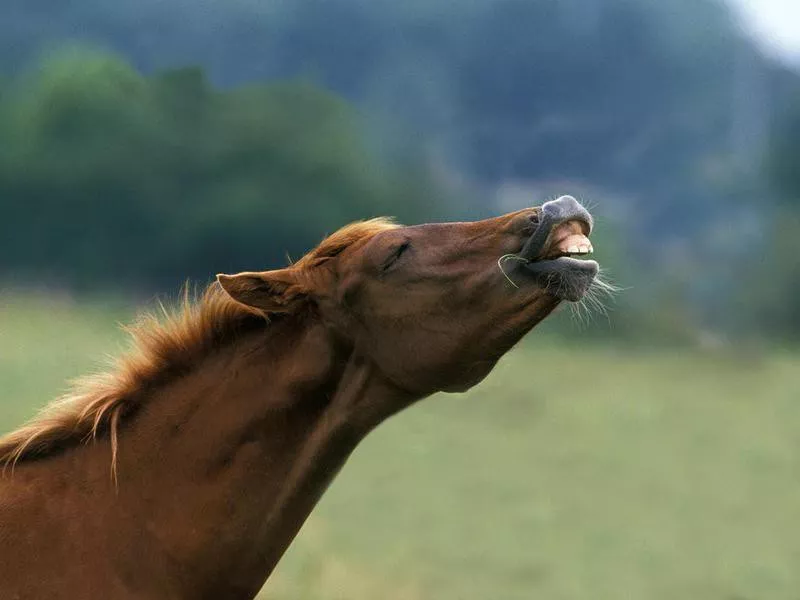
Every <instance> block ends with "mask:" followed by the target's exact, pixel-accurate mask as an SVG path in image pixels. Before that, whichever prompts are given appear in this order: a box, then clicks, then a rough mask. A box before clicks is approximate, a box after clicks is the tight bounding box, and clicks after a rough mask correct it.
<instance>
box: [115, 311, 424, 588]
mask: <svg viewBox="0 0 800 600" xmlns="http://www.w3.org/2000/svg"><path fill="white" fill-rule="evenodd" d="M265 336H266V337H265ZM410 400H411V399H410V398H407V397H404V395H403V393H402V392H400V391H399V390H397V389H396V388H393V387H392V386H391V385H389V384H388V382H387V381H386V380H385V379H384V378H383V377H382V376H380V374H379V373H378V372H377V371H376V370H375V369H374V368H373V367H372V366H370V363H369V362H368V361H365V360H363V359H361V358H359V357H358V355H357V354H356V353H355V352H353V351H352V349H348V348H344V347H340V346H338V345H337V344H336V343H334V342H333V341H332V338H331V336H330V334H329V333H328V332H327V330H326V329H325V328H324V327H323V326H322V325H321V324H319V323H314V322H311V323H306V324H303V325H302V326H298V325H297V323H293V322H290V321H288V320H286V321H281V320H279V321H276V322H275V323H273V324H271V325H270V326H269V327H268V332H267V333H266V334H265V333H264V332H260V333H254V334H250V335H248V336H247V337H244V338H243V339H241V340H240V341H239V342H237V343H236V344H235V345H233V346H231V347H229V348H227V349H224V350H221V351H220V352H218V353H217V354H215V355H214V356H211V357H208V358H207V359H206V360H205V361H204V363H203V364H201V365H199V366H198V369H197V370H196V371H195V372H192V373H189V374H187V375H186V376H184V377H182V378H181V379H180V380H177V381H175V382H173V383H172V384H170V385H168V386H164V387H163V388H161V389H160V390H158V391H157V392H154V393H153V394H152V396H151V397H150V398H148V400H147V402H143V403H142V404H141V406H142V408H141V410H140V412H139V413H137V414H136V415H135V416H133V417H132V418H131V420H130V422H129V423H127V426H126V427H123V429H122V430H121V432H120V438H119V463H118V483H117V486H118V490H117V493H116V501H115V502H116V503H117V504H118V505H124V510H123V511H119V512H118V513H117V514H119V515H124V520H125V521H126V522H125V523H119V524H118V525H120V527H121V530H123V531H124V530H125V529H126V528H128V530H129V531H130V539H133V538H136V539H137V540H140V541H141V542H142V543H143V544H144V545H145V546H146V547H145V548H138V549H137V550H138V551H137V552H136V554H137V555H138V556H142V555H145V556H152V557H154V560H153V561H152V568H153V570H154V571H161V572H159V573H155V572H154V573H153V575H152V578H151V580H152V581H158V580H159V578H163V579H164V580H165V581H169V582H170V585H178V586H179V588H180V595H181V597H195V598H202V597H226V598H236V597H239V596H241V597H243V598H247V597H252V596H253V595H254V594H255V593H256V592H257V590H258V589H259V588H260V586H261V585H263V582H264V581H265V580H266V578H267V577H268V575H269V574H270V573H271V571H272V570H273V568H274V567H275V565H276V563H277V562H278V560H279V559H280V557H281V556H282V554H283V553H284V551H285V550H286V548H287V547H288V546H289V544H290V543H291V541H292V539H293V538H294V536H295V535H296V533H297V532H298V530H299V529H300V527H301V525H302V524H303V522H304V521H305V519H306V517H307V516H308V514H309V513H310V512H311V510H312V508H313V507H314V505H315V504H316V502H317V501H318V500H319V498H320V496H321V495H322V493H323V492H324V491H325V489H326V488H327V486H328V484H329V483H330V481H331V480H332V479H333V477H334V476H335V474H336V473H337V472H338V470H339V468H340V467H341V466H342V465H343V464H344V462H345V460H346V459H347V457H348V456H349V455H350V453H351V452H352V450H353V449H354V448H355V446H356V445H357V444H358V442H359V441H360V440H361V439H362V438H363V437H364V436H365V435H366V434H367V433H368V432H369V430H370V429H372V428H373V427H374V426H375V425H377V424H378V423H379V422H380V421H381V420H383V419H384V418H386V417H387V416H388V415H389V414H391V413H392V412H394V411H395V410H397V409H398V408H399V407H402V406H404V405H406V404H408V403H409V402H410ZM120 518H123V517H122V516H120ZM143 523H144V524H146V526H145V527H144V529H145V530H146V532H147V534H146V535H144V536H143V535H142V533H141V532H142V524H143ZM130 539H128V540H127V541H126V542H125V543H127V544H130ZM124 552H129V551H128V550H124ZM131 552H132V550H131ZM120 562H121V564H127V565H129V566H130V568H133V569H135V573H131V574H130V576H131V577H135V578H136V579H137V580H138V581H141V580H142V578H143V577H144V575H143V573H142V568H143V565H142V563H141V561H138V562H137V561H134V562H132V563H131V562H126V561H125V560H124V559H123V560H122V561H120ZM165 570H166V571H165Z"/></svg>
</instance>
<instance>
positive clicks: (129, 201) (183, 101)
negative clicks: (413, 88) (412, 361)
mask: <svg viewBox="0 0 800 600" xmlns="http://www.w3.org/2000/svg"><path fill="white" fill-rule="evenodd" d="M0 133H1V134H2V139H3V140H4V143H3V146H2V149H0V203H1V204H2V207H3V209H4V213H5V214H6V215H7V218H5V219H3V221H2V222H1V223H0V268H4V269H5V270H6V271H7V272H8V271H12V270H14V271H21V272H22V273H23V274H25V273H35V274H41V273H42V272H44V273H45V274H46V275H48V276H50V277H51V278H52V277H54V278H56V279H59V280H62V281H66V282H71V283H78V284H80V283H87V282H93V281H95V280H98V279H104V280H106V281H110V282H112V283H117V284H125V285H128V284H136V283H138V284H147V283H154V282H157V281H161V280H166V281H170V280H175V279H177V278H182V277H185V276H187V275H193V276H199V277H201V278H207V277H208V276H209V275H210V274H213V273H214V272H216V271H218V270H228V269H237V268H245V267H247V268H265V267H267V266H269V265H276V264H283V263H284V262H285V260H286V253H287V252H289V253H291V254H293V255H297V254H299V253H300V252H302V251H304V250H305V249H307V248H308V247H310V246H312V245H314V244H315V243H316V241H318V240H319V238H320V236H321V235H323V234H324V233H326V232H330V230H331V229H332V228H335V227H337V226H339V225H342V224H344V223H346V222H349V221H351V220H355V219H361V218H366V217H369V216H375V215H382V214H390V213H393V212H395V211H398V210H399V211H400V214H399V215H397V216H398V217H401V218H409V219H415V218H421V217H429V216H431V214H432V213H433V211H432V210H431V209H429V208H428V207H426V205H425V204H424V200H425V198H424V189H423V188H424V183H422V184H420V185H419V186H418V187H419V189H417V190H414V189H413V186H412V185H409V184H406V185H397V181H398V180H400V179H401V176H400V174H396V173H392V172H390V171H389V170H388V169H386V168H384V167H383V166H382V165H380V164H379V163H377V162H376V161H375V160H374V159H373V158H372V157H371V156H370V155H369V153H368V152H367V149H366V147H365V145H364V143H363V142H362V140H361V137H360V135H361V134H360V128H359V124H358V122H357V119H356V117H355V115H354V113H353V111H352V110H351V109H350V108H349V106H348V105H347V104H346V103H345V102H344V101H342V100H341V99H339V98H338V97H336V96H335V95H333V94H330V93H328V92H324V91H322V90H320V89H318V88H316V87H314V86H313V85H311V84H309V83H307V82H302V81H296V82H288V83H272V84H268V85H251V86H246V87H240V88H236V89H232V90H228V91H220V90H217V89H215V88H214V87H213V86H212V85H211V84H209V82H208V81H207V80H206V78H205V76H204V74H203V72H202V70H200V69H198V68H185V69H179V70H172V71H168V72H163V73H159V74H156V75H154V76H151V77H144V76H142V75H140V74H139V73H138V72H136V71H135V70H134V69H133V68H131V67H130V66H129V65H128V64H127V63H125V62H124V61H122V60H120V59H119V58H116V57H113V56H109V55H106V54H97V53H93V52H87V51H84V50H73V51H71V52H69V53H66V54H63V55H61V56H60V57H59V58H57V59H54V60H50V61H47V62H45V63H44V64H43V65H42V67H41V68H40V70H39V71H38V72H37V73H36V74H35V75H34V76H31V77H28V78H26V79H24V80H22V81H19V82H18V83H16V84H15V85H14V86H12V87H11V89H10V90H9V91H8V92H7V93H6V94H4V96H3V99H2V104H0ZM406 194H408V196H406Z"/></svg>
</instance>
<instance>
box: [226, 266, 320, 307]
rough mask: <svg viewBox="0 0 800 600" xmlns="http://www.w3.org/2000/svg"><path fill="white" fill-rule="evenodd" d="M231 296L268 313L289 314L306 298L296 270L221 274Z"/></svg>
mask: <svg viewBox="0 0 800 600" xmlns="http://www.w3.org/2000/svg"><path fill="white" fill-rule="evenodd" d="M217 281H219V284H220V285H221V286H222V289H224V290H225V291H226V292H227V293H228V295H229V296H230V297H231V298H233V299H234V300H236V301H237V302H240V303H242V304H245V305H247V306H252V307H253V308H258V309H259V310H263V311H265V312H272V313H285V312H289V311H291V310H292V307H293V306H294V305H295V304H296V303H297V302H298V301H299V300H301V299H302V298H303V297H304V296H305V291H304V290H303V289H302V287H301V286H300V285H299V283H298V281H297V277H296V274H295V273H294V272H293V271H292V269H290V268H289V269H278V270H276V271H262V272H255V271H245V272H244V273H237V274H236V275H225V274H223V273H220V274H219V275H217Z"/></svg>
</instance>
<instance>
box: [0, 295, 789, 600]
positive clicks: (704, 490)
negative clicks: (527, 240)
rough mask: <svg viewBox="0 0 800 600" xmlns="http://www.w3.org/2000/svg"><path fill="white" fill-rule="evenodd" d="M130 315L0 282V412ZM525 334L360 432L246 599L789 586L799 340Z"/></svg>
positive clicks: (118, 340) (60, 373)
mask: <svg viewBox="0 0 800 600" xmlns="http://www.w3.org/2000/svg"><path fill="white" fill-rule="evenodd" d="M129 317H130V313H129V312H127V311H126V310H124V309H111V308H108V307H107V306H106V305H102V304H99V303H97V304H93V303H85V302H81V306H80V307H79V306H78V305H76V304H75V303H73V302H70V301H68V300H66V299H64V300H57V301H49V302H44V301H40V300H37V299H35V298H31V297H21V296H15V297H9V296H0V381H1V382H2V384H3V385H2V401H1V402H0V428H2V429H3V430H8V429H10V428H12V427H13V426H15V425H16V424H18V423H19V422H20V421H21V420H22V419H24V418H26V417H27V416H29V415H31V414H32V413H33V412H34V410H35V409H36V408H37V407H38V406H40V405H41V404H43V403H45V402H47V401H48V400H49V399H51V398H52V397H54V396H55V395H56V394H57V393H58V392H59V391H61V390H62V389H63V387H64V381H65V380H66V379H67V378H70V377H72V376H75V375H79V374H81V373H83V372H85V371H87V370H90V369H93V368H96V367H97V366H98V361H102V359H103V356H104V354H107V353H115V352H117V351H118V350H119V348H120V347H121V346H122V342H123V340H124V338H123V336H122V335H121V334H120V333H119V332H118V331H116V330H115V322H116V321H118V320H127V319H128V318H129ZM540 337H541V339H539V340H538V342H539V343H537V336H536V334H533V335H532V336H530V338H529V340H528V341H527V342H526V344H525V346H524V347H521V348H519V349H517V350H516V351H514V352H513V353H512V354H510V355H509V356H508V357H507V358H506V359H505V360H504V361H503V362H502V363H501V365H500V366H499V367H498V368H497V370H496V371H495V372H494V373H493V374H492V375H491V376H490V377H489V379H488V380H487V381H486V382H484V383H483V384H482V385H480V386H479V387H478V388H476V389H475V390H473V391H472V392H471V393H469V394H466V395H462V396H438V397H435V398H432V399H429V400H427V401H425V402H424V403H422V404H420V405H418V406H417V407H415V408H413V409H411V410H409V411H407V412H406V413H404V414H402V415H400V416H398V417H395V418H394V419H393V420H391V421H390V422H388V423H386V424H385V425H384V426H382V427H381V428H379V429H378V430H377V431H376V432H375V433H374V434H372V435H371V436H370V438H369V439H367V440H366V442H365V443H364V444H363V445H362V446H361V447H360V448H359V450H358V451H357V452H356V454H355V455H354V457H353V458H352V460H351V462H350V463H349V464H348V465H347V467H346V468H345V469H344V471H343V473H342V474H341V476H340V477H339V478H338V479H337V480H336V482H335V483H334V485H333V487H332V488H331V490H330V491H329V493H328V494H327V495H326V497H325V498H324V500H323V502H322V503H321V504H320V506H319V507H318V509H317V510H316V511H315V513H314V515H313V516H312V518H311V519H310V520H309V522H308V523H307V525H306V527H305V528H304V529H303V531H302V532H301V535H300V537H299V538H298V540H297V542H296V543H295V545H294V546H293V547H292V549H291V550H290V551H289V553H288V554H287V556H286V558H285V560H284V561H283V562H282V563H281V565H280V566H279V568H278V571H277V573H276V575H275V577H274V578H273V580H272V581H271V582H270V585H269V586H267V588H266V589H265V591H264V594H263V597H264V598H273V599H275V600H312V599H313V600H317V599H319V600H323V599H324V600H378V599H386V600H399V599H403V600H419V599H425V600H516V599H520V600H522V599H525V600H530V599H538V598H541V599H545V600H558V599H564V600H577V599H585V600H599V599H610V600H612V599H613V600H620V599H635V600H639V599H642V600H650V599H664V600H673V599H719V600H767V599H786V600H789V599H791V600H797V598H800V355H793V354H791V353H788V352H777V351H776V352H774V353H772V354H765V355H755V354H753V355H752V356H746V355H744V354H742V353H733V352H727V351H725V350H717V351H714V352H701V351H698V350H684V351H680V350H674V349H673V350H660V351H659V350H646V351H645V350H641V349H637V350H632V349H628V350H626V349H625V348H620V347H602V346H597V345H591V346H586V347H581V346H580V345H578V344H577V343H571V344H569V345H567V344H563V343H556V342H554V341H552V340H550V339H549V338H546V337H544V336H540ZM579 337H580V332H579V331H578V330H576V331H575V338H576V341H577V339H578V338H579Z"/></svg>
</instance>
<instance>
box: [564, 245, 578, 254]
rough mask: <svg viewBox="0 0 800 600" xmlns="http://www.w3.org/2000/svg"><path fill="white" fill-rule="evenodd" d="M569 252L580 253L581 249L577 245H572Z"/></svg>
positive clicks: (568, 249)
mask: <svg viewBox="0 0 800 600" xmlns="http://www.w3.org/2000/svg"><path fill="white" fill-rule="evenodd" d="M567 252H568V253H569V254H578V253H580V250H579V249H578V247H577V246H570V247H569V248H567Z"/></svg>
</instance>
